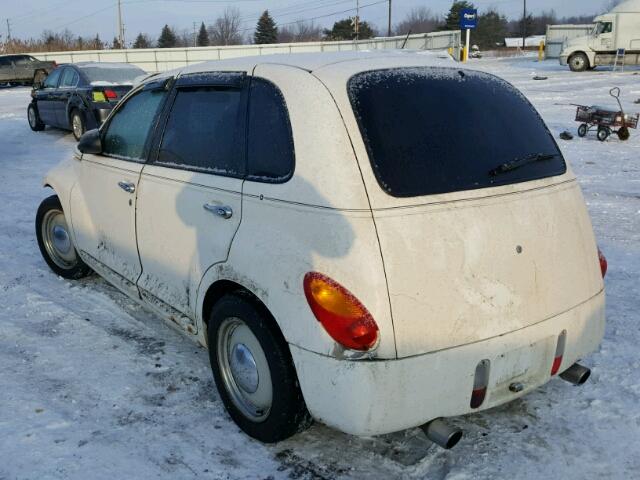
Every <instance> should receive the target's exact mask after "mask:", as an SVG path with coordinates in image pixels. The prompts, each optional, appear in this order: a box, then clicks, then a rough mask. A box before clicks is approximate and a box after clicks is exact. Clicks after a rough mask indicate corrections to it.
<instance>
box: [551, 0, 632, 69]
mask: <svg viewBox="0 0 640 480" xmlns="http://www.w3.org/2000/svg"><path fill="white" fill-rule="evenodd" d="M593 21H594V23H595V26H594V28H593V30H592V31H591V33H590V34H589V35H586V36H584V37H579V38H575V39H573V40H570V41H569V42H568V43H567V44H566V45H565V47H564V49H563V50H562V53H561V54H560V64H561V65H568V66H569V68H570V69H571V71H573V72H583V71H585V70H592V69H594V68H595V67H597V66H600V65H614V64H616V63H617V64H621V65H639V64H640V0H627V1H626V2H622V3H620V4H619V5H618V6H616V7H615V8H613V9H612V10H611V11H610V12H608V13H606V14H603V15H599V16H597V17H596V18H594V20H593Z"/></svg>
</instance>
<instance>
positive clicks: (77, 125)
mask: <svg viewBox="0 0 640 480" xmlns="http://www.w3.org/2000/svg"><path fill="white" fill-rule="evenodd" d="M71 123H72V124H73V125H72V127H73V133H74V134H75V135H76V137H80V136H81V135H82V120H80V117H79V116H78V115H74V116H73V118H72V119H71Z"/></svg>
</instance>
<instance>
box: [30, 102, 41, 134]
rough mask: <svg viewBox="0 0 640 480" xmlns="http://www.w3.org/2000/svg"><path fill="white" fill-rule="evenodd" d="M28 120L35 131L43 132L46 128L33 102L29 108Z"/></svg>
mask: <svg viewBox="0 0 640 480" xmlns="http://www.w3.org/2000/svg"><path fill="white" fill-rule="evenodd" d="M27 120H29V127H30V128H31V130H33V131H34V132H41V131H42V130H44V123H42V120H40V114H39V113H38V109H37V108H36V106H35V105H34V104H33V103H32V104H30V105H29V107H28V108H27Z"/></svg>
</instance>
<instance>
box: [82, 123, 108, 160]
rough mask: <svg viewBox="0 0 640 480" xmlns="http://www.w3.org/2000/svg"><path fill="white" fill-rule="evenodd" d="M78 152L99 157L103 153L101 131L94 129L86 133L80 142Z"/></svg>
mask: <svg viewBox="0 0 640 480" xmlns="http://www.w3.org/2000/svg"><path fill="white" fill-rule="evenodd" d="M78 150H80V151H81V152H82V153H91V154H93V155H98V154H100V153H102V139H101V138H100V130H98V129H97V128H96V129H93V130H89V131H88V132H85V133H84V135H82V136H81V137H80V140H79V141H78Z"/></svg>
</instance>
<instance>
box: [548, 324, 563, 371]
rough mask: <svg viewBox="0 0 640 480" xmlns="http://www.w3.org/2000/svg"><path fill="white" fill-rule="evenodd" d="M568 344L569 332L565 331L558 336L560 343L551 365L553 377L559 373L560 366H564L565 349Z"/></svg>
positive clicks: (557, 345)
mask: <svg viewBox="0 0 640 480" xmlns="http://www.w3.org/2000/svg"><path fill="white" fill-rule="evenodd" d="M566 344H567V331H566V330H563V331H562V332H560V335H558V343H557V344H556V354H555V355H554V356H553V363H552V364H551V376H553V375H555V374H556V373H558V370H560V365H562V357H563V356H564V347H565V345H566Z"/></svg>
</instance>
